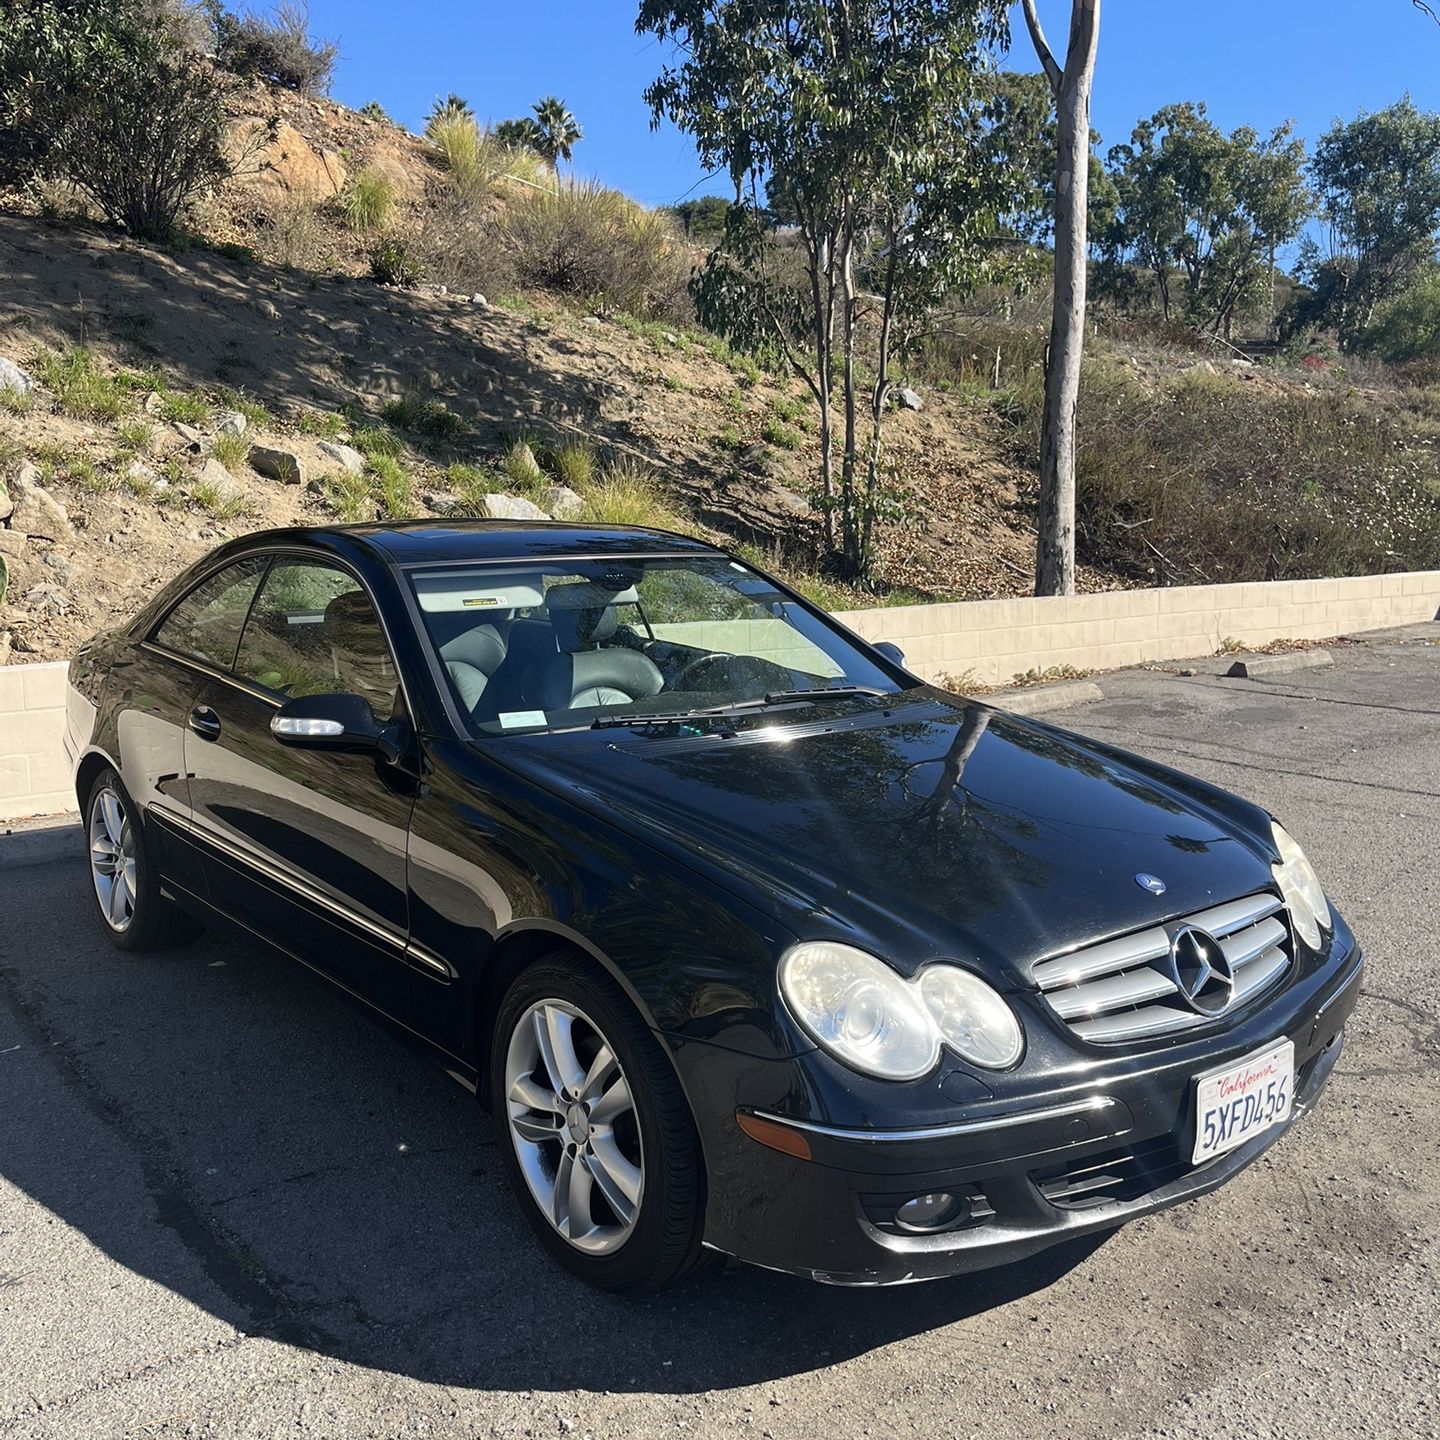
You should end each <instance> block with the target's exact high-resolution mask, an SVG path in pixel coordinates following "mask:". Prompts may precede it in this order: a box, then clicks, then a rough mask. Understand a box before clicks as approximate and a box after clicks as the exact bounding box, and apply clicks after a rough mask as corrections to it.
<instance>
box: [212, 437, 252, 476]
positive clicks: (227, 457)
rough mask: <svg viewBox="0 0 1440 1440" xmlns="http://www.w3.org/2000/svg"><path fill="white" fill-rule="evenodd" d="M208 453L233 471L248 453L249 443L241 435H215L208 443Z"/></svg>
mask: <svg viewBox="0 0 1440 1440" xmlns="http://www.w3.org/2000/svg"><path fill="white" fill-rule="evenodd" d="M210 453H211V454H212V455H213V456H214V457H215V458H216V459H217V460H218V461H219V462H220V463H221V464H222V465H223V466H224V467H225V468H226V469H227V470H233V469H234V468H235V467H236V466H237V465H238V464H239V463H240V462H241V461H242V460H243V459H244V458H245V457H246V455H248V454H249V453H250V442H249V441H248V440H247V439H246V438H245V437H244V436H243V435H217V436H215V438H214V439H213V440H211V442H210Z"/></svg>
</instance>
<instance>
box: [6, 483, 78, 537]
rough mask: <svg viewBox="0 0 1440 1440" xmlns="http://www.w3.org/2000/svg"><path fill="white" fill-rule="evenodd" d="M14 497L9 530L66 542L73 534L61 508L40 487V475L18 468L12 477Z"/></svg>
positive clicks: (47, 492)
mask: <svg viewBox="0 0 1440 1440" xmlns="http://www.w3.org/2000/svg"><path fill="white" fill-rule="evenodd" d="M15 486H16V490H17V492H18V493H17V494H16V496H15V508H14V510H12V511H11V513H10V528H11V530H19V531H22V532H23V533H25V534H26V535H38V536H39V537H40V538H41V539H42V540H68V539H70V537H71V535H72V534H73V533H74V532H73V531H72V530H71V528H70V517H69V515H68V514H67V513H66V511H65V507H64V506H63V505H62V504H61V503H60V502H59V501H58V500H57V499H56V498H55V497H54V496H53V495H52V494H50V492H49V491H48V490H46V489H45V488H44V487H43V486H42V485H41V484H40V471H39V470H38V469H37V468H36V467H35V466H34V465H22V466H21V467H20V473H19V475H17V476H16V477H15Z"/></svg>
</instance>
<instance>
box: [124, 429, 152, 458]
mask: <svg viewBox="0 0 1440 1440" xmlns="http://www.w3.org/2000/svg"><path fill="white" fill-rule="evenodd" d="M115 433H116V435H118V436H119V438H120V451H121V453H122V454H124V455H126V456H132V457H133V456H135V455H148V454H149V453H150V447H151V445H153V444H154V443H155V427H154V426H153V425H151V424H150V423H149V421H147V420H126V421H124V422H122V423H121V424H120V425H117V426H116V427H115Z"/></svg>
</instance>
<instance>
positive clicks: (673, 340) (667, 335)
mask: <svg viewBox="0 0 1440 1440" xmlns="http://www.w3.org/2000/svg"><path fill="white" fill-rule="evenodd" d="M660 338H661V339H662V340H663V341H664V342H665V343H666V344H667V345H678V344H679V343H680V337H679V336H678V335H677V334H676V333H675V332H674V331H673V330H662V331H661V332H660Z"/></svg>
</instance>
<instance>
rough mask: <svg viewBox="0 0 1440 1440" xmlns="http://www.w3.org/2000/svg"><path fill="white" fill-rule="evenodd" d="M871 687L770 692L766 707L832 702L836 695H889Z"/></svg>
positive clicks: (888, 692) (831, 687)
mask: <svg viewBox="0 0 1440 1440" xmlns="http://www.w3.org/2000/svg"><path fill="white" fill-rule="evenodd" d="M891 693H892V692H891V691H889V690H877V689H876V688H875V687H874V686H873V685H823V686H821V687H819V688H818V689H815V690H771V691H768V692H767V693H766V696H765V703H766V704H767V705H787V704H790V703H791V702H793V701H799V700H833V699H834V698H835V697H836V696H837V695H869V696H872V697H874V698H875V699H880V698H882V697H885V696H888V695H890V694H891Z"/></svg>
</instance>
